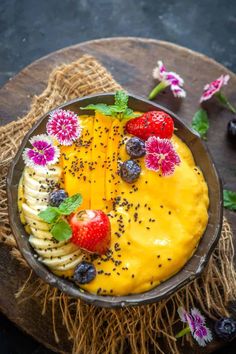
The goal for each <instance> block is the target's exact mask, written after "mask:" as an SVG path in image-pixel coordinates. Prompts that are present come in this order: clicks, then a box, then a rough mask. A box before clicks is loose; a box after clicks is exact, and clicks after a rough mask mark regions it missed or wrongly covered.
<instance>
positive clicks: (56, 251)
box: [36, 242, 78, 259]
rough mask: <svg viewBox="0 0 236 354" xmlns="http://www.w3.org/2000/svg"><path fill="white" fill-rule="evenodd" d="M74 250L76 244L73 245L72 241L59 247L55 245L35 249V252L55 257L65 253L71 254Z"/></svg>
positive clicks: (76, 248) (43, 255)
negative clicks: (53, 246) (43, 248)
mask: <svg viewBox="0 0 236 354" xmlns="http://www.w3.org/2000/svg"><path fill="white" fill-rule="evenodd" d="M76 250H78V247H77V246H76V245H73V243H71V242H69V243H67V244H66V245H64V246H61V247H58V248H57V247H55V248H48V249H45V250H40V249H38V248H37V249H36V252H37V253H38V254H39V255H40V256H41V257H43V258H44V259H45V258H51V257H53V258H55V257H62V256H64V255H66V254H71V253H72V252H75V251H76Z"/></svg>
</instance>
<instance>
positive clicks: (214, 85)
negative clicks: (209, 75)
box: [200, 75, 229, 102]
mask: <svg viewBox="0 0 236 354" xmlns="http://www.w3.org/2000/svg"><path fill="white" fill-rule="evenodd" d="M228 81H229V75H221V76H220V77H219V78H218V79H216V80H215V81H212V82H211V83H210V84H206V85H205V86H204V90H203V94H202V96H201V98H200V102H203V101H207V100H209V99H210V98H211V97H212V96H214V95H215V94H216V93H217V92H219V91H220V90H221V89H222V87H223V86H225V85H227V83H228Z"/></svg>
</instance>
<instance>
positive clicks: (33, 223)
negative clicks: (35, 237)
mask: <svg viewBox="0 0 236 354" xmlns="http://www.w3.org/2000/svg"><path fill="white" fill-rule="evenodd" d="M25 219H26V222H27V224H29V226H30V228H31V230H32V229H33V228H35V229H37V230H41V231H50V228H51V226H50V225H49V224H46V222H43V221H42V222H41V221H38V220H36V219H32V218H30V217H28V216H26V215H25Z"/></svg>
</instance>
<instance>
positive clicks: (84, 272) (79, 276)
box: [73, 261, 96, 284]
mask: <svg viewBox="0 0 236 354" xmlns="http://www.w3.org/2000/svg"><path fill="white" fill-rule="evenodd" d="M95 277H96V269H95V267H94V265H93V264H92V263H89V262H85V261H83V262H81V263H79V264H78V265H77V267H76V268H75V272H74V276H73V279H74V281H75V282H76V283H79V284H87V283H90V282H91V281H92V280H93V279H94V278H95Z"/></svg>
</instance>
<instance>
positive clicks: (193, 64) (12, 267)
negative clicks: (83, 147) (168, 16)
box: [0, 38, 236, 353]
mask: <svg viewBox="0 0 236 354" xmlns="http://www.w3.org/2000/svg"><path fill="white" fill-rule="evenodd" d="M84 53H89V54H91V55H94V56H95V57H96V58H97V59H98V60H99V61H100V62H101V63H102V64H103V65H104V66H105V67H106V68H107V69H108V70H109V71H110V72H111V73H112V75H113V76H114V78H115V79H116V80H117V81H118V82H119V83H120V84H121V85H122V86H123V87H124V88H125V89H126V90H128V91H130V92H131V93H134V94H136V95H140V96H143V97H147V94H148V92H149V91H150V90H151V89H152V88H153V86H154V84H155V82H154V80H153V78H152V69H153V67H154V66H155V64H156V61H157V60H158V59H162V60H163V61H164V62H165V64H166V66H167V68H168V69H169V70H173V71H176V72H178V73H179V74H180V75H181V76H182V77H183V78H184V79H185V89H186V90H187V98H186V99H184V100H180V99H176V98H174V97H173V96H172V95H171V93H170V92H169V91H168V89H167V90H166V91H165V92H163V93H161V94H160V95H159V96H158V98H157V99H156V101H157V102H158V103H160V104H161V105H163V106H166V107H167V108H169V109H170V110H172V111H174V112H176V113H177V114H178V115H179V116H180V117H182V119H183V120H184V121H185V122H186V123H188V124H190V122H191V120H192V116H193V114H194V112H195V111H196V110H197V109H198V108H199V97H200V95H201V92H202V88H203V86H204V84H206V83H207V82H210V81H211V80H213V79H215V78H217V77H218V76H220V75H221V74H226V73H228V74H230V76H231V79H230V82H229V85H228V86H227V87H226V88H225V89H224V91H225V93H226V95H227V96H228V97H229V98H230V100H231V102H232V103H234V104H236V90H235V87H236V76H235V74H233V73H232V72H230V71H229V70H227V69H226V68H225V67H223V66H222V65H220V64H218V63H216V62H215V61H214V60H212V59H209V58H207V57H205V56H203V55H201V54H199V53H196V52H193V51H191V50H188V49H186V48H183V47H179V46H176V45H174V44H171V43H167V42H161V41H157V40H151V39H138V38H110V39H100V40H94V41H90V42H84V43H81V44H78V45H75V46H72V47H68V48H64V49H62V50H60V51H57V52H54V53H52V54H50V55H48V56H46V57H43V58H41V59H39V60H37V61H35V62H34V63H32V64H31V65H29V66H28V67H26V68H25V69H23V70H22V71H21V72H20V73H19V74H18V75H16V76H15V77H14V78H12V79H11V80H10V81H9V82H8V83H7V84H5V85H4V86H3V87H2V88H1V89H0V120H1V124H6V123H8V122H10V121H12V120H16V119H18V118H20V117H22V116H24V115H25V113H27V111H28V109H29V106H30V102H31V99H32V97H33V95H35V94H36V95H37V94H39V93H41V92H42V90H43V89H44V88H45V87H46V83H47V79H48V75H49V73H50V72H51V70H52V69H53V68H55V67H56V66H57V65H60V64H62V63H70V62H71V61H73V60H75V59H78V58H79V57H80V56H81V55H83V54H84ZM205 108H206V109H207V110H208V113H209V119H210V130H209V134H208V140H207V144H208V147H209V150H210V152H211V154H212V156H213V159H214V161H215V163H216V166H217V168H218V170H219V174H220V176H221V178H222V180H223V184H224V186H225V187H227V188H229V189H233V190H236V182H235V181H236V166H235V155H236V148H235V146H233V145H231V144H230V143H229V142H228V140H227V138H226V128H227V122H228V121H229V120H230V119H232V118H233V116H232V114H231V113H230V112H228V111H227V110H226V109H224V108H222V107H221V106H220V105H219V104H218V103H217V102H216V101H214V99H213V100H212V101H211V102H209V103H207V104H206V105H205ZM225 215H226V216H227V218H228V220H229V221H230V223H231V225H232V227H233V231H234V235H235V237H234V244H235V245H236V214H235V213H233V212H230V211H226V212H225ZM0 275H1V282H0V310H1V311H2V312H3V313H5V314H6V315H7V316H8V317H9V318H10V319H11V320H12V321H13V322H15V323H16V324H17V325H18V326H19V327H20V328H21V329H22V330H24V331H26V332H27V333H29V334H30V335H32V336H33V337H35V338H36V339H37V340H38V341H40V342H42V343H43V344H45V345H46V346H47V347H49V348H51V349H53V350H55V351H56V352H63V351H64V352H68V353H69V352H71V344H70V342H69V341H68V339H67V337H66V332H65V329H64V327H63V326H62V325H61V324H60V322H61V321H59V327H58V335H59V337H60V338H61V341H60V343H56V342H55V340H54V337H53V335H52V330H51V328H52V324H51V314H50V313H47V314H46V315H45V316H44V317H43V316H41V306H40V305H39V304H38V303H37V301H35V300H30V301H28V302H22V303H19V304H18V303H17V302H16V299H15V296H14V294H15V292H16V291H17V289H18V288H19V285H20V284H21V283H22V281H23V280H24V279H26V278H27V276H28V270H25V269H24V268H23V267H22V266H21V265H20V264H19V263H18V262H17V261H16V260H14V258H12V257H11V256H10V254H9V248H8V247H7V246H5V245H3V244H1V243H0ZM219 346H220V343H218V342H216V341H214V342H213V343H212V344H211V345H210V346H208V349H207V350H204V352H205V353H210V352H213V350H215V349H216V348H218V347H219ZM183 352H185V350H184V349H183ZM193 352H194V353H198V352H199V353H200V352H201V351H199V349H197V347H196V349H195V350H194V351H193Z"/></svg>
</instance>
